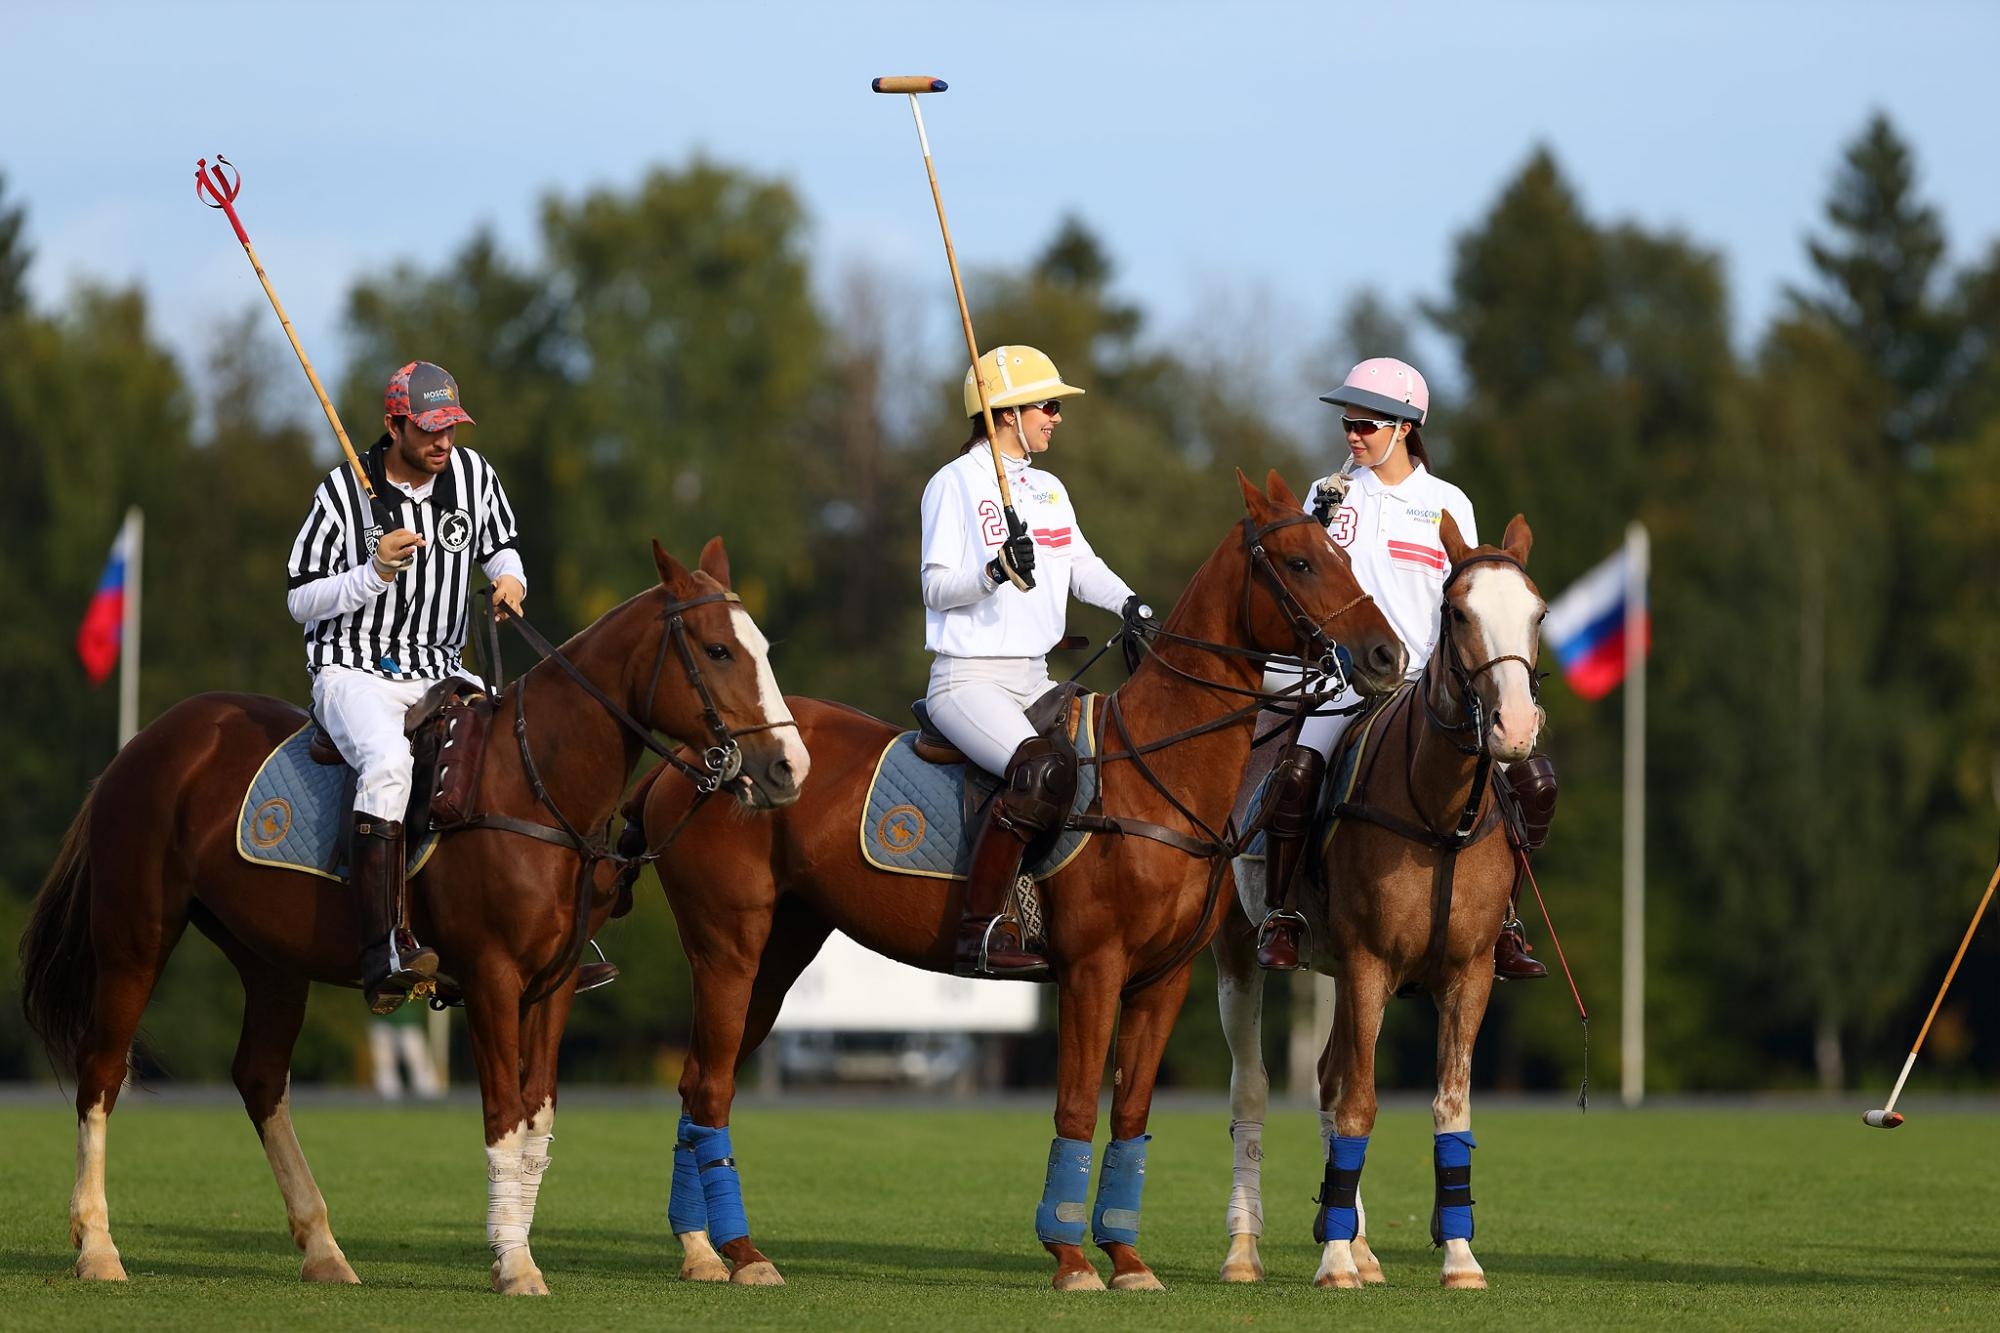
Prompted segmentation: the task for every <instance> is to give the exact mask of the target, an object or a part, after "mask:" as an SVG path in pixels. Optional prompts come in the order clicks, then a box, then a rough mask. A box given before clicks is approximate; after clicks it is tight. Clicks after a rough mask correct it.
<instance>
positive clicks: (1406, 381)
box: [1319, 356, 1431, 426]
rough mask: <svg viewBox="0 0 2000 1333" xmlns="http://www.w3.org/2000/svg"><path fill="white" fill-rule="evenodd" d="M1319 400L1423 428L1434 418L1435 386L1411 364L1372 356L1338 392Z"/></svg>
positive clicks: (1353, 373) (1346, 380) (1390, 357)
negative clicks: (1432, 388) (1432, 390)
mask: <svg viewBox="0 0 2000 1333" xmlns="http://www.w3.org/2000/svg"><path fill="white" fill-rule="evenodd" d="M1319 400H1320V401H1321V402H1322V403H1332V404H1333V405H1334V406H1336V407H1358V408H1360V409H1361V410H1363V411H1364V412H1378V413H1380V414H1381V415H1383V416H1385V417H1391V418H1394V419H1395V420H1397V421H1408V422H1411V423H1412V424H1414V425H1418V426H1421V425H1423V424H1424V418H1425V417H1426V416H1428V415H1430V410H1431V387H1430V385H1428V384H1425V383H1424V377H1423V376H1422V375H1419V374H1418V373H1417V368H1416V367H1415V366H1413V365H1411V364H1410V363H1409V362H1407V361H1398V360H1397V359H1396V358H1395V357H1393V356H1371V357H1369V358H1368V359H1367V360H1366V361H1363V362H1362V363H1361V364H1360V365H1358V366H1356V367H1355V368H1354V369H1352V370H1350V371H1348V372H1347V378H1346V379H1344V380H1342V381H1341V382H1340V387H1339V388H1338V389H1335V390H1334V391H1333V392H1332V393H1323V394H1321V395H1320V396H1319Z"/></svg>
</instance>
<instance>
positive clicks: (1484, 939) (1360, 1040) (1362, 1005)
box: [1214, 514, 1545, 1287]
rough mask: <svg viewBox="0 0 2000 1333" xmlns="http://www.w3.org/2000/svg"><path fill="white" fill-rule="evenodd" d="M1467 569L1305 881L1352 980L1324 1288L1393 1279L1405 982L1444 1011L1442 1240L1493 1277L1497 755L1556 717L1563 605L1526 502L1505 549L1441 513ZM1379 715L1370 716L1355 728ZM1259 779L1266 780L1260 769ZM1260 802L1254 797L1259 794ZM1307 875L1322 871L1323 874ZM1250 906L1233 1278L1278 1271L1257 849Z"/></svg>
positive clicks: (1332, 1081) (1386, 708)
mask: <svg viewBox="0 0 2000 1333" xmlns="http://www.w3.org/2000/svg"><path fill="white" fill-rule="evenodd" d="M1439 526H1440V531H1441V535H1442V537H1443V542H1444V549H1445V554H1446V555H1447V556H1448V557H1449V559H1450V561H1451V572H1450V574H1449V575H1448V576H1447V577H1446V578H1445V581H1444V588H1443V610H1442V613H1441V614H1442V616H1443V625H1442V633H1441V634H1440V636H1439V637H1440V642H1439V644H1438V648H1437V651H1435V652H1434V653H1433V654H1432V655H1431V659H1430V661H1429V662H1428V663H1427V664H1426V665H1425V667H1424V671H1423V674H1422V676H1420V677H1419V678H1418V679H1417V680H1416V681H1415V682H1413V683H1412V684H1411V685H1410V686H1409V687H1408V688H1406V689H1404V690H1402V691H1401V692H1399V693H1398V694H1397V695H1396V696H1395V697H1394V698H1393V699H1391V700H1389V701H1388V702H1387V703H1386V704H1384V705H1382V706H1381V708H1380V709H1379V711H1377V712H1375V713H1374V714H1372V725H1370V727H1369V732H1368V738H1367V746H1366V749H1365V751H1364V753H1363V757H1362V759H1361V764H1360V767H1359V768H1358V770H1357V777H1356V780H1355V784H1354V787H1353V789H1352V790H1351V792H1349V793H1348V795H1347V797H1346V799H1345V801H1344V802H1343V803H1341V804H1340V805H1338V806H1337V807H1336V813H1337V814H1338V815H1339V816H1340V822H1339V824H1338V825H1337V826H1336V827H1335V830H1334V835H1333V838H1332V841H1331V843H1330V844H1329V845H1328V847H1327V851H1326V855H1325V857H1324V859H1323V861H1322V863H1321V866H1322V869H1323V871H1324V873H1323V874H1321V875H1313V876H1306V875H1301V876H1299V877H1298V879H1296V880H1295V881H1294V884H1293V893H1294V895H1295V900H1296V905H1297V907H1298V908H1299V910H1300V911H1301V912H1303V913H1304V915H1305V917H1306V920H1307V923H1308V925H1309V928H1310V931H1311V937H1312V939H1313V940H1314V941H1315V946H1314V948H1313V957H1312V966H1313V967H1314V968H1315V969H1316V970H1318V971H1320V972H1324V973H1326V974H1327V975H1328V976H1331V977H1334V978H1336V979H1337V980H1338V982H1339V986H1340V999H1339V1003H1338V1004H1337V1006H1336V1007H1335V1010H1334V1018H1333V1030H1332V1032H1331V1033H1329V1034H1328V1037H1327V1044H1326V1051H1325V1053H1324V1054H1323V1055H1322V1056H1321V1057H1320V1064H1319V1096H1320V1128H1321V1137H1322V1140H1323V1144H1324V1147H1325V1149H1326V1175H1325V1179H1324V1183H1323V1187H1322V1191H1321V1195H1320V1204H1321V1208H1320V1212H1319V1214H1318V1216H1317V1220H1316V1222H1315V1224H1314V1227H1313V1236H1314V1239H1316V1240H1319V1241H1321V1242H1323V1243H1324V1246H1325V1249H1324V1252H1323V1254H1322V1256H1321V1259H1320V1266H1319V1272H1318V1273H1317V1275H1316V1276H1315V1277H1314V1279H1313V1280H1314V1282H1315V1283H1316V1284H1317V1285H1319V1286H1322V1287H1355V1286H1360V1285H1361V1284H1362V1283H1363V1282H1381V1281H1383V1277H1382V1266H1381V1264H1380V1263H1378V1262H1377V1261H1376V1259H1375V1256H1374V1254H1373V1253H1372V1252H1371V1251H1370V1249H1369V1247H1368V1240H1367V1235H1366V1229H1367V1214H1366V1212H1365V1210H1364V1209H1363V1208H1362V1206H1361V1197H1360V1185H1359V1182H1360V1176H1361V1165H1362V1159H1363V1157H1364V1155H1365V1154H1366V1151H1367V1146H1368V1135H1369V1133H1370V1131H1371V1130H1372V1129H1373V1128H1374V1124H1375V1041H1376V1037H1377V1036H1378V1035H1379V1033H1380V1032H1381V1028H1382V1011H1383V1009H1384V1008H1385V1007H1386V1006H1387V1004H1388V1001H1389V997H1390V996H1391V995H1393V994H1395V993H1396V992H1397V991H1398V990H1399V989H1400V988H1402V987H1403V986H1404V985H1406V984H1412V983H1414V984H1416V985H1420V986H1422V987H1423V988H1424V989H1425V990H1427V991H1429V992H1430V995H1431V998H1432V1000H1433V1001H1434V1002H1435V1003H1436V1005H1437V1010H1438V1038H1437V1082H1438V1090H1437V1098H1436V1100H1435V1101H1434V1102H1433V1103H1432V1106H1431V1119H1432V1125H1433V1130H1434V1133H1435V1140H1434V1149H1433V1151H1434V1166H1435V1171H1436V1184H1437V1189H1436V1196H1435V1200H1434V1203H1435V1207H1434V1211H1433V1213H1432V1220H1431V1236H1432V1241H1433V1243H1434V1244H1437V1245H1441V1246H1442V1247H1443V1249H1444V1271H1443V1277H1442V1280H1443V1283H1444V1285H1445V1286H1447V1287H1484V1286H1485V1285H1486V1278H1485V1274H1484V1273H1483V1272H1482V1271H1481V1269H1480V1267H1479V1262H1478V1261H1477V1260H1476V1259H1474V1258H1473V1257H1472V1247H1471V1245H1470V1244H1469V1242H1470V1240H1471V1238H1472V1194H1471V1170H1472V1168H1471V1149H1472V1146H1473V1142H1472V1132H1471V1131H1472V1115H1471V1109H1470V1105H1469V1101H1468V1095H1467V1088H1468V1085H1469V1083H1470V1081H1471V1072H1472V1045H1473V1042H1474V1040H1475V1039H1476V1038H1477V1037H1478V1035H1479V1024H1480V1021H1481V1020H1482V1019H1483V1018H1484V1017H1485V1016H1486V1001H1487V998H1488V996H1489V995H1490V993H1491V992H1492V989H1493V942H1494V940H1495V938H1497V937H1498V935H1499V933H1500V923H1501V921H1502V919H1503V918H1504V917H1505V915H1506V911H1507V898H1508V893H1509V891H1510V890H1511V889H1512V887H1513V883H1514V873H1515V867H1514V860H1513V854H1512V852H1511V850H1510V848H1509V846H1508V841H1507V837H1506V834H1505V833H1504V832H1503V831H1502V830H1501V828H1500V823H1499V820H1498V819H1497V817H1496V813H1495V811H1494V809H1493V803H1494V800H1495V798H1494V795H1493V784H1492V782H1491V780H1490V779H1491V775H1492V766H1493V764H1494V763H1495V762H1500V763H1511V762H1514V761H1516V760H1520V759H1525V758H1527V756H1528V754H1529V753H1530V752H1531V751H1532V750H1533V749H1534V747H1535V741H1536V738H1537V737H1538V736H1539V734H1540V731H1541V725H1542V710H1541V707H1540V705H1539V704H1538V703H1537V702H1536V676H1535V662H1536V647H1537V638H1538V632H1539V629H1540V626H1541V621H1542V615H1543V612H1544V610H1545V608H1544V607H1543V605H1542V599H1541V596H1540V594H1539V593H1538V592H1537V591H1536V589H1535V585H1534V583H1533V582H1532V581H1531V580H1530V579H1529V578H1528V572H1527V561H1528V548H1529V546H1530V545H1531V544H1532V543H1533V540H1534V534H1533V533H1531V532H1530V531H1529V530H1528V525H1527V523H1526V522H1525V521H1524V520H1523V519H1522V518H1521V516H1520V515H1518V514H1517V515H1515V516H1514V521H1513V522H1511V523H1509V524H1508V525H1507V532H1506V535H1505V537H1503V538H1502V544H1501V546H1498V547H1493V546H1481V547H1478V548H1476V549H1468V548H1467V547H1466V545H1465V543H1464V541H1463V540H1462V539H1461V538H1460V536H1459V532H1458V525H1457V524H1456V523H1454V522H1453V521H1452V518H1451V515H1449V514H1446V515H1445V516H1444V521H1443V522H1442V523H1441V524H1440V525H1439ZM1360 728H1361V724H1360V723H1359V722H1357V723H1356V725H1355V726H1354V727H1352V728H1350V733H1352V732H1357V731H1359V730H1360ZM1244 785H1245V787H1246V788H1247V787H1250V786H1251V785H1252V783H1251V782H1246V783H1245V784H1244ZM1246 799H1247V794H1246ZM1308 881H1310V882H1309V883H1308ZM1236 883H1237V895H1238V901H1239V903H1240V904H1241V906H1242V909H1243V910H1242V911H1241V912H1235V913H1231V914H1230V916H1231V919H1230V921H1229V922H1228V924H1226V925H1225V926H1224V927H1223V929H1222V930H1221V931H1220V932H1219V933H1218V934H1217V935H1216V938H1215V944H1214V953H1215V960H1216V985H1217V989H1218V992H1219V998H1220V1002H1221V1008H1222V1027H1223V1032H1224V1034H1225V1035H1226V1036H1227V1037H1228V1040H1229V1051H1230V1055H1231V1058H1232V1060H1233V1062H1234V1067H1233V1070H1232V1072H1231V1076H1230V1085H1229V1086H1230V1127H1229V1135H1230V1139H1231V1140H1232V1142H1233V1143H1234V1145H1235V1151H1236V1160H1235V1180H1234V1186H1233V1188H1232V1190H1231V1193H1230V1196H1229V1208H1228V1222H1229V1230H1230V1238H1229V1254H1228V1257H1227V1258H1226V1259H1225V1260H1224V1262H1223V1266H1222V1277H1223V1280H1224V1281H1227V1282H1255V1281H1257V1280H1258V1279H1259V1278H1261V1277H1262V1276H1263V1271H1264V1270H1263V1264H1262V1262H1261V1260H1260V1259H1259V1258H1258V1255H1257V1237H1258V1236H1259V1235H1261V1234H1262V1232H1263V1222H1264V1216H1263V1197H1262V1166H1261V1163H1262V1160H1263V1150H1262V1144H1261V1139H1262V1136H1263V1124H1264V1110H1265V1105H1266V1103H1267V1101H1268V1096H1269V1092H1270V1080H1269V1078H1268V1077H1267V1076H1266V1074H1265V1071H1264V1056H1263V1047H1262V1045H1261V1039H1262V1034H1261V1031H1260V1028H1261V1022H1262V1010H1263V1002H1264V996H1263V990H1264V974H1263V972H1262V971H1260V970H1259V969H1258V967H1257V964H1256V959H1255V938H1254V935H1255V931H1254V928H1253V927H1252V924H1251V923H1252V922H1254V921H1256V920H1258V919H1259V918H1261V917H1262V915H1263V912H1264V905H1263V904H1264V867H1263V863H1262V862H1261V861H1257V860H1253V859H1244V860H1239V861H1238V862H1237V863H1236Z"/></svg>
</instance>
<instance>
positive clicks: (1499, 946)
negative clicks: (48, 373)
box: [1493, 852, 1549, 981]
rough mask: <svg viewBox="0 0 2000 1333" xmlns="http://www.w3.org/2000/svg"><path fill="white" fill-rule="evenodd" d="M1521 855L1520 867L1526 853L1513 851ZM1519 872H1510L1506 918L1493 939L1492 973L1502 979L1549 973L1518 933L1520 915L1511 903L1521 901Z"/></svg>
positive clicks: (1524, 863) (1527, 978) (1535, 977)
mask: <svg viewBox="0 0 2000 1333" xmlns="http://www.w3.org/2000/svg"><path fill="white" fill-rule="evenodd" d="M1516 855H1518V856H1520V857H1521V858H1522V863H1521V864H1522V869H1523V870H1524V871H1525V870H1526V868H1527V855H1528V854H1527V853H1526V852H1517V853H1516ZM1521 878H1522V877H1521V876H1520V875H1516V876H1514V891H1513V892H1512V893H1510V894H1508V895H1507V919H1506V920H1505V921H1502V922H1501V923H1500V938H1499V939H1496V940H1494V941H1493V975H1494V976H1496V977H1498V978H1499V979H1500V980H1502V981H1535V980H1538V979H1540V978H1542V977H1545V976H1547V975H1548V974H1549V969H1548V968H1547V967H1546V966H1545V965H1544V964H1541V963H1538V962H1536V961H1535V960H1534V959H1533V958H1530V957H1529V956H1528V955H1529V954H1531V953H1533V952H1534V948H1533V947H1532V946H1531V945H1530V944H1529V943H1528V937H1527V936H1526V935H1525V934H1523V933H1522V930H1521V918H1520V915H1519V914H1518V913H1516V912H1515V910H1514V906H1515V904H1516V903H1518V902H1520V901H1521Z"/></svg>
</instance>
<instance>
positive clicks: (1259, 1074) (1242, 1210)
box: [1210, 870, 1271, 1282]
mask: <svg viewBox="0 0 2000 1333" xmlns="http://www.w3.org/2000/svg"><path fill="white" fill-rule="evenodd" d="M1239 873H1240V870H1239ZM1261 887H1262V881H1261V879H1260V881H1259V888H1260V890H1261ZM1210 947H1211V950H1212V952H1213V953H1214V955H1215V999H1216V1006H1217V1007H1218V1008H1219V1009H1220V1010H1221V1011H1222V1035H1223V1037H1224V1039H1225V1040H1227V1041H1228V1043H1229V1142H1230V1146H1231V1148H1232V1150H1233V1153H1234V1158H1235V1161H1234V1165H1233V1167H1232V1178H1231V1180H1230V1186H1229V1207H1228V1210H1227V1212H1226V1213H1225V1214H1224V1215H1223V1221H1224V1224H1225V1226H1226V1228H1227V1231H1228V1234H1229V1253H1228V1254H1227V1255H1226V1256H1224V1258H1223V1260H1222V1280H1223V1281H1224V1282H1258V1281H1262V1280H1263V1277H1264V1261H1263V1259H1262V1258H1261V1257H1260V1256H1259V1255H1258V1253H1257V1239H1258V1237H1260V1236H1262V1235H1263V1234H1264V1185H1263V1174H1264V1115H1265V1112H1266V1109H1267V1108H1268V1107H1269V1105H1270V1100H1271V1076H1270V1074H1269V1072H1268V1071H1267V1070H1266V1069H1265V1068H1264V1042H1263V1030H1264V973H1263V970H1262V969H1261V968H1259V967H1258V966H1257V956H1256V932H1255V930H1254V928H1253V927H1252V926H1251V924H1250V920H1249V918H1248V917H1246V916H1244V915H1243V913H1241V912H1231V913H1229V915H1228V918H1227V919H1226V920H1225V921H1224V922H1223V925H1222V929H1221V930H1220V931H1218V932H1217V933H1216V936H1215V943H1214V944H1213V945H1211V946H1210Z"/></svg>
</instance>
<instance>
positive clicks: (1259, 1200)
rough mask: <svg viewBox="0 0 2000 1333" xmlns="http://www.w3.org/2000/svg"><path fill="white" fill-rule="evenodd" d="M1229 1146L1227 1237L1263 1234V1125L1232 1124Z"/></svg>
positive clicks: (1253, 1122)
mask: <svg viewBox="0 0 2000 1333" xmlns="http://www.w3.org/2000/svg"><path fill="white" fill-rule="evenodd" d="M1229 1142H1230V1143H1231V1145H1233V1146H1234V1148H1235V1150H1236V1163H1235V1167H1234V1169H1233V1171H1232V1173H1231V1177H1230V1187H1229V1211H1228V1212H1227V1213H1226V1214H1225V1219H1226V1223H1227V1227H1228V1234H1229V1235H1232V1236H1261V1235H1263V1234H1264V1185H1263V1179H1264V1122H1263V1121H1261V1120H1232V1121H1230V1122H1229Z"/></svg>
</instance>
